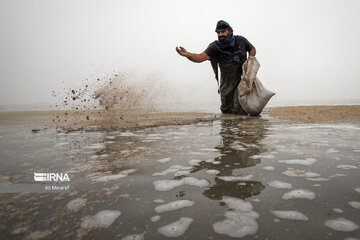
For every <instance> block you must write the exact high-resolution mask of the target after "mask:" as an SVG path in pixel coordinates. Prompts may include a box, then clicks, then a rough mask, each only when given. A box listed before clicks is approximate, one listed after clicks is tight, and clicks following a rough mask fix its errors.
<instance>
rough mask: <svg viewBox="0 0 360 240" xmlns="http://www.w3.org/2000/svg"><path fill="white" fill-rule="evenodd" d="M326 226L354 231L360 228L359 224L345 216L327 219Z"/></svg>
mask: <svg viewBox="0 0 360 240" xmlns="http://www.w3.org/2000/svg"><path fill="white" fill-rule="evenodd" d="M325 226H327V227H329V228H331V229H334V230H336V231H342V232H352V231H354V230H356V229H358V228H359V226H358V225H356V224H355V223H353V222H352V221H350V220H347V219H345V218H336V219H331V220H326V221H325Z"/></svg>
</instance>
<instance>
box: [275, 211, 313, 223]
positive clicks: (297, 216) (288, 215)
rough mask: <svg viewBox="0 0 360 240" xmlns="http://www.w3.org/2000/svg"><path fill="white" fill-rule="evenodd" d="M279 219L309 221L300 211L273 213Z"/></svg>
mask: <svg viewBox="0 0 360 240" xmlns="http://www.w3.org/2000/svg"><path fill="white" fill-rule="evenodd" d="M271 212H272V214H274V215H275V216H276V217H278V218H284V219H289V220H298V221H307V220H309V218H308V217H307V216H305V215H304V214H302V213H301V212H298V211H271Z"/></svg>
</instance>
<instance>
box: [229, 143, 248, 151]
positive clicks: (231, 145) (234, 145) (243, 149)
mask: <svg viewBox="0 0 360 240" xmlns="http://www.w3.org/2000/svg"><path fill="white" fill-rule="evenodd" d="M230 147H231V148H232V149H234V150H237V151H245V150H246V148H244V146H242V145H239V144H236V143H233V144H230Z"/></svg>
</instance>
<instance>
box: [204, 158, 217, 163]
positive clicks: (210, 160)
mask: <svg viewBox="0 0 360 240" xmlns="http://www.w3.org/2000/svg"><path fill="white" fill-rule="evenodd" d="M214 161H215V160H214V159H206V160H205V162H207V163H212V162H214Z"/></svg>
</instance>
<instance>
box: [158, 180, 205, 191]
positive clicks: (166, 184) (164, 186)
mask: <svg viewBox="0 0 360 240" xmlns="http://www.w3.org/2000/svg"><path fill="white" fill-rule="evenodd" d="M153 184H154V188H155V190H157V191H168V190H171V189H174V188H176V187H179V186H181V185H183V184H188V185H192V186H197V187H206V186H208V185H209V182H208V181H206V180H205V179H197V178H194V177H185V178H183V179H180V180H157V181H155V182H153Z"/></svg>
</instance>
